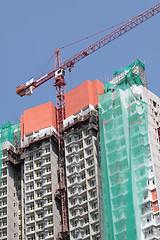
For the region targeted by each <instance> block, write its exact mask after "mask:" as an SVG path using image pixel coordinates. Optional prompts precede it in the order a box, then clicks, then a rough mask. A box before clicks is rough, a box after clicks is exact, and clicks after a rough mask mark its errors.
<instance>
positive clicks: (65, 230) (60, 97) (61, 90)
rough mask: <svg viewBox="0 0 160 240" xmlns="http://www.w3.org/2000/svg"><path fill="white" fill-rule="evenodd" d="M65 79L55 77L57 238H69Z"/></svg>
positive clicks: (61, 76)
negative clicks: (57, 195) (58, 229)
mask: <svg viewBox="0 0 160 240" xmlns="http://www.w3.org/2000/svg"><path fill="white" fill-rule="evenodd" d="M65 85H66V83H65V81H64V76H63V75H60V76H58V77H56V78H55V84H54V86H55V87H56V105H57V129H58V135H59V138H58V139H59V140H58V143H59V144H58V145H59V160H58V168H59V174H60V183H59V185H60V186H59V194H60V200H61V211H62V230H61V233H60V234H59V236H58V237H57V239H64V240H67V239H69V227H68V226H69V224H68V207H67V189H66V172H65V154H64V140H63V120H64V119H65Z"/></svg>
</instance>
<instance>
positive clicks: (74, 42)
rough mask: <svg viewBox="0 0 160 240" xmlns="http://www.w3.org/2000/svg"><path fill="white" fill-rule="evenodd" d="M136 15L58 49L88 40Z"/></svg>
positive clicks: (128, 20)
mask: <svg viewBox="0 0 160 240" xmlns="http://www.w3.org/2000/svg"><path fill="white" fill-rule="evenodd" d="M140 15H141V14H139V15H138V16H140ZM136 17H137V16H136ZM136 17H133V18H129V19H127V20H125V21H123V22H120V23H117V24H115V25H112V26H111V27H109V28H106V29H103V30H101V31H99V32H97V33H93V34H91V35H89V36H87V37H84V38H81V39H79V40H77V41H75V42H72V43H69V44H67V45H65V46H63V47H60V48H58V49H59V50H60V49H63V48H66V47H69V46H71V45H73V44H76V43H78V42H81V41H84V40H86V39H88V38H90V37H93V36H96V35H98V34H100V33H102V32H105V31H107V30H110V29H112V28H115V27H117V26H119V25H122V24H124V23H126V22H130V21H131V20H133V19H135V18H136Z"/></svg>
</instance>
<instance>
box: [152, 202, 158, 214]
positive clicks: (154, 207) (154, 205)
mask: <svg viewBox="0 0 160 240" xmlns="http://www.w3.org/2000/svg"><path fill="white" fill-rule="evenodd" d="M153 210H154V212H158V211H159V206H158V201H156V202H154V203H153Z"/></svg>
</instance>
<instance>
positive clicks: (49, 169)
mask: <svg viewBox="0 0 160 240" xmlns="http://www.w3.org/2000/svg"><path fill="white" fill-rule="evenodd" d="M22 145H23V148H24V152H25V161H24V165H23V167H22V170H21V177H22V180H21V183H22V185H21V186H22V193H21V194H22V222H23V223H22V228H23V233H22V239H25V240H38V239H48V240H51V239H56V237H57V235H58V233H59V232H60V231H61V224H60V222H61V217H60V208H59V206H58V203H57V202H56V201H55V199H54V194H55V191H56V190H57V189H58V177H57V160H58V145H57V136H56V133H55V131H54V129H53V128H52V127H48V128H45V129H42V130H38V131H36V132H33V133H30V134H28V135H26V136H25V138H24V141H23V142H22Z"/></svg>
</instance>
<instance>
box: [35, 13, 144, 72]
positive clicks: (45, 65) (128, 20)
mask: <svg viewBox="0 0 160 240" xmlns="http://www.w3.org/2000/svg"><path fill="white" fill-rule="evenodd" d="M140 15H141V14H139V15H138V16H140ZM136 17H137V16H136ZM136 17H133V18H129V19H127V20H125V21H122V22H120V23H118V24H115V25H112V26H111V27H109V28H106V29H103V30H101V31H99V32H97V33H94V34H91V35H89V36H87V37H84V38H81V39H79V40H77V41H75V42H72V43H69V44H67V45H65V46H62V47H60V48H58V49H59V50H60V49H64V48H66V47H69V46H71V45H74V44H76V43H79V42H81V41H84V40H86V39H88V38H91V37H93V36H96V35H98V34H100V33H102V32H105V31H108V30H110V29H112V28H115V27H117V26H120V25H122V24H124V23H127V22H130V21H131V20H133V19H135V18H136ZM54 54H55V51H54V53H53V54H52V55H51V57H50V58H49V59H48V60H47V62H46V63H45V64H44V65H43V67H42V68H41V69H40V70H39V71H38V72H37V73H36V74H35V75H34V76H36V75H38V74H39V75H40V76H42V75H43V73H44V71H45V70H46V68H47V66H48V65H49V63H50V62H51V60H52V59H53V57H54Z"/></svg>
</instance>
